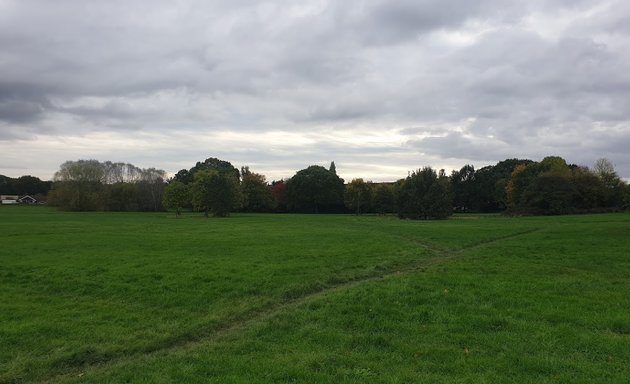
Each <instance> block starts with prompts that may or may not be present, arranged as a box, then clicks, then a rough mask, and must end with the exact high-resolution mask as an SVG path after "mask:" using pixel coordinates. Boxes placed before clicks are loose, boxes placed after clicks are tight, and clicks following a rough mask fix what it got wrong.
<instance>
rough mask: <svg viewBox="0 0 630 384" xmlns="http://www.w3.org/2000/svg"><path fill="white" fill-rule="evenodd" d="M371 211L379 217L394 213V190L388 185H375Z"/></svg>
mask: <svg viewBox="0 0 630 384" xmlns="http://www.w3.org/2000/svg"><path fill="white" fill-rule="evenodd" d="M372 196H373V197H372V209H373V210H374V212H376V213H378V214H379V215H384V214H386V213H392V212H394V205H395V200H394V189H393V186H392V185H389V184H377V185H376V186H375V187H374V191H373V193H372Z"/></svg>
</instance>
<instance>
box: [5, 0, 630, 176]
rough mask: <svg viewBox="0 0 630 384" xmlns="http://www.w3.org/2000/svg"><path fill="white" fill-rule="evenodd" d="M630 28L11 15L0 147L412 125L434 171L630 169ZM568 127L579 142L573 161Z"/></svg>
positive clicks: (493, 0)
mask: <svg viewBox="0 0 630 384" xmlns="http://www.w3.org/2000/svg"><path fill="white" fill-rule="evenodd" d="M595 5H597V7H595ZM586 10H588V12H585V11H586ZM565 13H568V14H571V15H574V16H575V15H577V17H576V18H574V19H572V20H569V19H567V20H569V21H567V25H566V26H563V25H564V24H563V23H562V22H559V23H557V25H556V24H555V20H552V21H553V22H554V24H553V25H548V26H547V27H549V29H550V30H553V31H555V32H554V33H556V35H554V34H553V33H552V35H553V36H551V37H550V36H548V35H546V32H545V28H544V27H545V25H542V26H541V28H540V30H531V29H527V22H528V20H530V19H532V18H534V19H535V18H536V17H539V15H545V16H546V17H549V18H553V17H554V16H558V17H563V15H564V14H565ZM629 17H630V7H629V6H628V5H627V2H624V1H622V0H616V1H612V0H611V1H603V2H599V3H597V4H594V3H593V2H592V1H588V0H581V1H569V0H559V1H543V0H533V1H528V2H505V1H498V0H482V1H472V2H462V1H455V0H448V1H438V0H422V1H412V0H403V1H396V2H391V1H385V0H377V1H368V2H366V1H360V0H349V1H343V2H334V1H323V2H297V3H296V2H293V1H289V0H287V1H274V2H266V3H264V4H263V3H260V2H256V1H213V2H205V1H182V2H176V3H173V2H163V1H154V2H150V3H148V2H145V1H109V2H88V3H86V2H83V1H78V0H74V1H72V0H64V1H55V2H54V4H52V3H50V2H47V1H21V2H6V4H3V9H2V12H0V49H1V50H0V51H1V52H2V56H1V57H0V120H1V121H0V124H3V125H0V135H2V136H3V137H4V139H5V140H11V138H12V137H15V135H14V134H10V133H7V132H9V131H11V132H15V131H20V132H26V133H28V134H35V133H46V134H49V133H50V132H51V127H54V126H55V124H58V123H59V121H58V120H55V118H57V119H60V117H59V116H62V117H61V118H63V123H64V127H63V132H64V134H67V135H73V134H75V133H77V134H79V133H80V134H85V133H86V132H88V131H90V130H101V131H105V132H108V131H112V130H114V131H122V130H136V131H139V132H145V131H146V132H148V133H160V134H163V135H168V134H169V132H172V131H174V130H177V129H188V130H195V129H200V130H201V129H203V130H205V131H212V130H219V129H222V130H232V131H250V130H251V131H257V130H266V129H280V130H287V131H292V132H308V131H310V130H312V129H318V128H315V127H320V126H328V127H330V126H333V127H334V126H343V127H345V128H339V129H348V128H347V127H352V125H353V124H356V125H357V126H370V127H372V129H374V128H373V127H375V126H385V127H387V128H388V129H392V128H393V127H418V128H408V129H401V130H400V131H399V134H402V135H407V136H408V140H409V145H408V146H403V147H401V151H407V150H408V151H412V153H414V154H415V153H418V151H419V150H422V151H424V152H426V153H430V154H431V155H432V156H434V158H436V159H439V158H453V157H454V156H455V157H457V156H458V157H457V158H461V159H464V158H466V159H470V160H475V159H480V160H488V161H498V160H501V159H502V158H501V157H503V156H506V157H513V156H516V155H519V156H523V157H535V155H538V154H539V153H540V152H541V151H554V150H558V151H564V153H566V154H569V155H571V156H576V159H575V160H574V159H570V158H567V160H569V161H574V162H579V161H580V159H581V158H586V153H587V152H588V153H589V154H588V156H589V158H590V157H592V156H595V153H594V152H597V151H600V152H610V153H614V154H615V156H616V161H617V163H619V164H627V163H629V162H630V161H626V160H624V159H626V157H627V155H624V154H623V151H621V150H620V148H619V144H618V143H619V142H620V141H621V142H622V140H625V139H627V138H626V136H624V135H621V134H620V135H616V134H613V133H611V132H617V131H619V132H625V131H627V130H628V129H629V128H628V122H629V121H630V110H629V109H628V108H627V106H628V105H629V102H630V72H629V71H627V68H628V67H629V66H630V64H629V63H630V53H627V49H624V48H625V47H627V45H628V44H629V43H630V36H629V35H630V30H629V29H628V27H627V24H628V23H626V21H627V20H628V18H629ZM534 21H536V20H534ZM561 21H564V20H561ZM545 22H550V21H542V22H541V23H543V24H544V23H545ZM475 26H480V28H481V29H480V30H479V31H477V30H475V28H476V27H475ZM558 26H563V28H566V29H563V28H559V27H558ZM486 27H487V30H483V29H484V28H486ZM471 28H472V29H471ZM469 29H471V31H473V32H475V33H479V34H478V35H475V36H472V35H470V36H469V35H468V33H469V32H470V31H469ZM441 33H446V34H448V33H453V34H454V36H455V37H457V36H458V35H457V34H458V33H459V34H461V35H462V36H463V37H464V41H465V40H466V39H470V41H468V42H465V43H462V44H461V45H457V43H453V44H450V43H448V42H445V41H441V40H439V39H438V37H436V36H439V35H440V34H441ZM180 91H181V92H180ZM89 98H97V99H98V100H99V101H98V103H97V104H96V105H94V103H90V102H89V100H88V101H86V100H85V99H89ZM600 126H603V127H615V128H614V130H613V129H612V128H610V129H611V132H608V134H604V135H601V134H599V133H597V132H595V131H594V127H600ZM455 128H457V129H459V131H464V133H461V132H455V131H453V129H455ZM564 131H569V132H570V134H571V136H572V137H581V138H583V141H584V143H586V144H584V145H583V146H581V147H579V148H580V150H579V151H571V149H570V145H568V146H567V145H564V144H563V143H567V141H563V140H562V132H564ZM427 134H428V135H430V136H431V137H430V138H424V139H418V137H421V136H422V135H427ZM598 135H599V136H598ZM488 138H492V139H488ZM502 143H504V144H502ZM591 144H592V145H591ZM571 145H573V146H578V145H580V143H578V142H575V141H571ZM263 146H264V145H263ZM209 150H211V149H209ZM212 150H216V149H212ZM318 150H321V151H322V153H325V154H326V155H327V156H328V155H330V157H334V156H333V155H334V153H335V152H337V153H342V152H343V150H344V149H343V147H336V146H335V145H333V146H325V144H324V143H318V144H317V145H314V147H313V148H312V149H308V151H312V152H313V153H316V152H317V151H318ZM380 150H382V151H383V153H390V152H387V151H388V149H386V148H381V149H380ZM299 151H300V150H298V149H297V148H296V150H295V152H296V153H299ZM304 151H307V149H304ZM352 151H356V154H355V153H353V154H352V155H353V156H357V158H358V156H359V154H360V153H361V151H362V150H361V149H360V148H359V149H353V150H352ZM363 151H364V155H365V156H376V155H375V154H374V152H372V151H373V150H372V149H369V148H364V149H363ZM514 152H518V153H514ZM591 152H592V153H591ZM250 153H256V155H257V156H262V157H264V158H267V159H270V161H271V157H267V156H266V155H265V154H264V151H256V150H253V152H250ZM304 153H306V152H304ZM528 154H531V155H528ZM208 155H210V154H208ZM217 155H218V154H217ZM604 155H606V154H605V153H602V154H601V156H604ZM173 156H178V155H176V154H175V155H173ZM243 156H245V155H243ZM248 156H249V155H248ZM308 156H311V154H310V152H309V155H308ZM226 157H228V158H229V153H226ZM249 158H252V159H253V157H248V159H249ZM197 160H199V159H197V158H195V159H194V161H197ZM357 163H360V161H357ZM156 166H159V164H156ZM414 166H416V165H415V164H414ZM624 172H626V173H627V175H628V176H630V169H628V170H626V171H624Z"/></svg>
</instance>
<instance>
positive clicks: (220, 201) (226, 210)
mask: <svg viewBox="0 0 630 384" xmlns="http://www.w3.org/2000/svg"><path fill="white" fill-rule="evenodd" d="M191 197H192V204H193V207H194V208H195V209H197V210H198V211H202V212H204V215H205V216H206V217H208V215H209V213H212V215H213V216H216V217H225V216H229V214H230V211H232V210H233V209H235V208H238V207H239V203H240V201H239V199H240V195H239V185H238V181H237V180H236V179H235V178H234V175H233V174H231V173H220V172H219V171H216V170H214V169H207V170H201V171H197V172H195V180H194V181H193V183H192V185H191Z"/></svg>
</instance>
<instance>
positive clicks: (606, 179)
mask: <svg viewBox="0 0 630 384" xmlns="http://www.w3.org/2000/svg"><path fill="white" fill-rule="evenodd" d="M593 168H594V171H595V174H596V175H597V176H598V177H599V179H600V180H601V181H602V183H603V185H604V202H603V205H604V206H605V207H609V208H615V207H621V206H623V204H624V203H623V195H624V183H623V181H621V178H619V175H617V172H616V171H615V166H614V165H613V163H612V162H611V161H610V160H608V159H606V158H601V159H599V160H597V161H596V162H595V165H594V166H593Z"/></svg>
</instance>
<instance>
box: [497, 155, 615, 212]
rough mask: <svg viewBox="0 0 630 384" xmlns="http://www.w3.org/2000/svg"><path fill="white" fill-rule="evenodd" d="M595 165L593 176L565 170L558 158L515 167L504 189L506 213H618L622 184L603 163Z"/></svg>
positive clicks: (569, 168) (581, 170) (577, 169)
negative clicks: (505, 193) (615, 211)
mask: <svg viewBox="0 0 630 384" xmlns="http://www.w3.org/2000/svg"><path fill="white" fill-rule="evenodd" d="M598 163H599V164H597V165H596V167H595V169H596V170H598V171H596V172H597V173H593V172H591V171H590V170H589V169H588V168H586V167H579V166H569V165H567V163H566V162H565V161H564V159H562V158H559V157H546V158H545V159H543V160H542V161H541V162H540V163H530V164H528V165H526V166H525V165H519V166H517V167H516V168H515V169H514V172H513V173H512V178H511V179H510V181H509V183H508V184H507V188H506V190H507V195H508V199H509V208H510V212H511V213H519V214H538V215H559V214H567V213H583V212H598V211H609V210H619V209H622V207H623V197H622V196H623V189H624V187H625V185H624V183H623V182H622V181H621V180H620V179H619V177H617V176H616V173H615V172H614V169H613V168H612V165H610V164H609V163H608V162H607V161H602V160H600V161H598Z"/></svg>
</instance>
